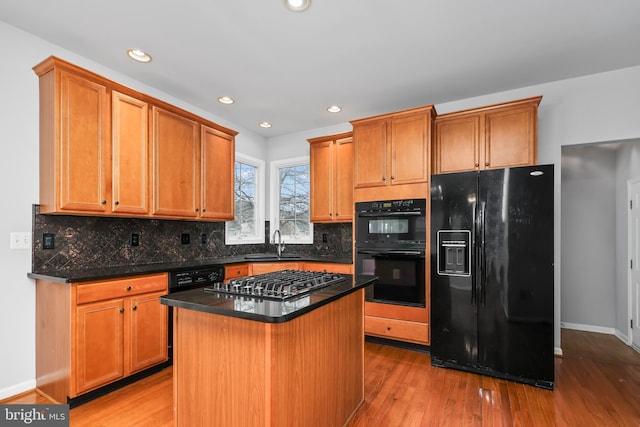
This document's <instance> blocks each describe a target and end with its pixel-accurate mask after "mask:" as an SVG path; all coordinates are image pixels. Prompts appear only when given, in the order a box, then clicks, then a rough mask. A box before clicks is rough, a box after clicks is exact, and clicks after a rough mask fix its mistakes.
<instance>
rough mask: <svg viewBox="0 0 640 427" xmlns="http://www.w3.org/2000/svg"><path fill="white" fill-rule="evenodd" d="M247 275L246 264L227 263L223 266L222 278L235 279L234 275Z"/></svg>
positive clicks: (247, 266) (247, 267)
mask: <svg viewBox="0 0 640 427" xmlns="http://www.w3.org/2000/svg"><path fill="white" fill-rule="evenodd" d="M248 275H249V265H248V264H236V265H228V266H226V267H225V268H224V280H227V279H235V278H236V277H244V276H248Z"/></svg>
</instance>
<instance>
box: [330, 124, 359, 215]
mask: <svg viewBox="0 0 640 427" xmlns="http://www.w3.org/2000/svg"><path fill="white" fill-rule="evenodd" d="M334 158H335V174H334V176H335V181H334V190H333V198H334V213H335V215H334V220H335V221H341V222H348V221H351V220H353V209H354V207H353V137H348V138H341V139H338V140H337V141H336V143H335V155H334Z"/></svg>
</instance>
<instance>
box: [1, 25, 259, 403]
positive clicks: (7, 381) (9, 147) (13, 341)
mask: <svg viewBox="0 0 640 427" xmlns="http://www.w3.org/2000/svg"><path fill="white" fill-rule="evenodd" d="M50 55H56V56H59V57H60V58H62V59H65V60H68V61H70V62H72V63H74V64H78V65H80V66H82V67H85V68H87V69H89V70H91V71H95V72H97V73H98V74H102V75H104V76H105V77H108V78H111V79H113V80H115V81H118V82H121V83H124V84H126V85H128V86H130V87H133V88H135V89H138V90H140V91H142V92H145V93H148V94H149V95H152V96H155V97H156V98H159V99H162V100H164V101H167V102H169V103H172V104H174V105H177V106H179V107H182V108H184V109H186V110H189V111H192V112H194V113H196V114H198V115H200V116H202V117H204V118H207V119H210V120H212V121H214V122H216V123H219V124H220V125H223V126H226V127H228V128H231V129H234V130H236V131H238V132H240V133H239V134H238V136H237V137H236V147H237V151H239V152H242V153H248V154H251V155H252V156H254V157H258V158H261V159H266V157H267V144H266V139H265V138H263V137H261V136H258V135H256V134H254V133H252V132H250V131H248V130H246V129H243V128H241V127H239V126H236V125H234V124H233V123H229V122H227V121H225V120H224V119H222V118H220V117H216V116H213V115H212V114H209V113H207V112H206V111H202V110H199V109H198V108H195V107H193V106H190V105H188V104H186V103H185V102H183V101H181V100H178V99H175V98H172V97H171V96H169V95H167V94H164V93H162V92H160V91H158V90H155V89H153V88H150V87H148V86H146V85H144V84H142V83H140V82H137V81H135V80H133V79H131V78H128V77H126V76H123V75H120V74H118V73H115V72H114V71H112V70H110V69H108V68H106V67H104V66H101V65H99V64H95V63H92V62H91V61H88V60H87V59H85V58H82V57H80V56H78V55H75V54H73V53H71V52H68V51H66V50H64V49H61V48H60V47H58V46H55V45H53V44H51V43H48V42H47V41H45V40H42V39H39V38H36V37H33V36H31V35H29V34H27V33H25V32H23V31H21V30H18V29H16V28H14V27H11V26H9V25H6V24H4V23H3V22H0V57H1V58H3V61H2V78H1V79H0V94H2V95H0V123H1V126H0V147H1V150H2V152H3V153H4V154H3V155H2V156H0V182H1V183H2V184H0V185H1V188H2V192H1V195H2V200H4V207H3V209H2V221H0V238H1V239H0V242H1V243H0V271H2V272H3V280H2V282H1V283H0V292H1V295H2V297H1V298H0V342H1V343H2V345H1V346H0V348H1V351H0V399H2V398H5V397H8V396H12V395H14V394H17V393H20V392H22V391H25V390H29V389H32V388H34V387H35V282H34V281H32V280H30V279H28V278H27V272H29V271H31V251H30V250H10V249H9V233H10V232H12V231H27V232H31V229H32V224H31V222H32V221H31V218H32V213H31V209H32V205H33V204H35V203H37V202H38V78H37V76H36V75H35V73H34V72H33V71H32V70H31V68H32V67H33V66H34V65H36V64H37V63H39V62H40V61H42V60H43V59H45V58H46V57H48V56H50Z"/></svg>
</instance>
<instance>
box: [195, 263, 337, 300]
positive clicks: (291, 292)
mask: <svg viewBox="0 0 640 427" xmlns="http://www.w3.org/2000/svg"><path fill="white" fill-rule="evenodd" d="M343 280H345V277H344V276H343V275H341V274H337V273H327V272H318V271H305V270H281V271H274V272H271V273H264V274H258V275H255V276H247V277H239V278H236V279H230V280H228V281H226V282H218V283H214V284H213V285H211V286H207V287H205V288H204V291H205V292H219V293H225V294H230V295H236V296H245V297H255V298H264V299H271V300H278V301H286V300H289V299H293V298H297V297H301V296H303V295H307V294H308V293H309V292H311V291H315V290H318V289H321V288H324V287H326V286H330V285H333V284H335V283H338V282H341V281H343Z"/></svg>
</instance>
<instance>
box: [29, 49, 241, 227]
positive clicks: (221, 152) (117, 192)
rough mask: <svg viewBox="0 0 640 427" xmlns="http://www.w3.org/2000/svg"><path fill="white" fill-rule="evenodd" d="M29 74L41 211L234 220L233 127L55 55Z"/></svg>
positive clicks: (234, 133)
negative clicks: (36, 106)
mask: <svg viewBox="0 0 640 427" xmlns="http://www.w3.org/2000/svg"><path fill="white" fill-rule="evenodd" d="M34 71H35V72H36V74H37V75H38V76H39V79H40V212H41V213H62V214H88V215H113V216H120V215H121V216H141V217H144V216H149V215H153V216H154V217H164V218H183V219H196V218H200V219H207V220H227V219H232V218H233V167H234V153H235V135H236V134H237V132H235V131H232V130H230V129H226V128H224V127H222V126H219V125H217V124H215V123H213V122H209V121H207V120H204V119H202V118H200V117H198V116H196V115H194V114H191V113H189V112H187V111H184V110H181V109H179V108H177V107H174V106H172V105H169V104H167V103H164V102H162V101H160V100H157V99H155V98H152V97H150V96H148V95H145V94H143V93H140V92H136V91H134V90H132V89H130V88H127V87H125V86H122V85H120V84H118V83H115V82H113V81H110V80H108V79H105V78H104V77H101V76H99V75H97V74H94V73H91V72H90V71H87V70H84V69H82V68H80V67H77V66H75V65H73V64H70V63H68V62H66V61H63V60H60V59H58V58H55V57H50V58H48V59H46V60H44V61H43V62H41V63H40V64H38V65H36V66H35V67H34ZM150 206H151V209H150V208H149V207H150Z"/></svg>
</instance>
